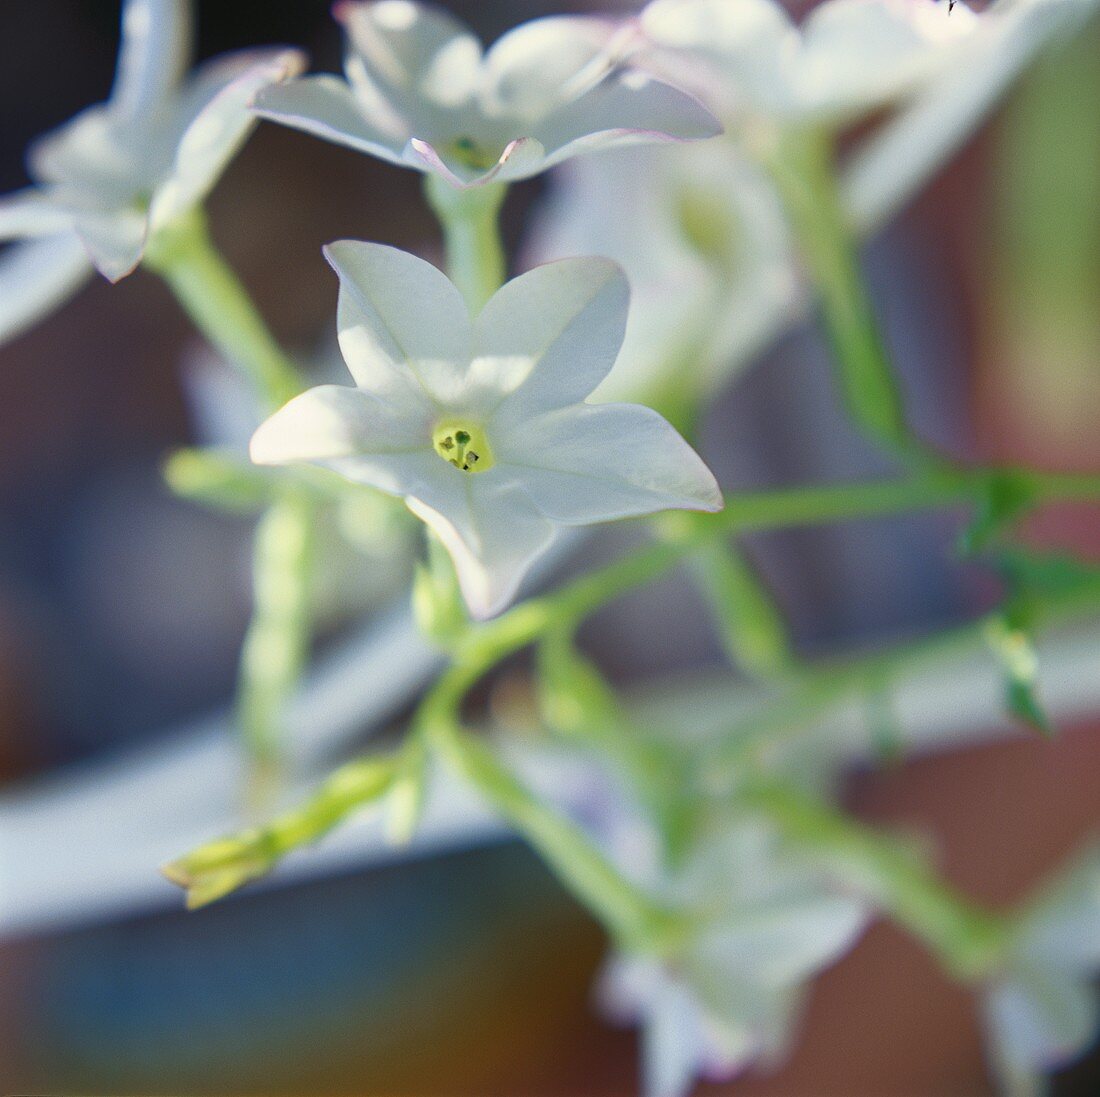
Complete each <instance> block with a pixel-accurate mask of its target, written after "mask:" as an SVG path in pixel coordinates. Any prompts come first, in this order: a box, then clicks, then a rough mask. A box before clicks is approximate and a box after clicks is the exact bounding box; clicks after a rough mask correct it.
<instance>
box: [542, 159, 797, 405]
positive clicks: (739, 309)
mask: <svg viewBox="0 0 1100 1097" xmlns="http://www.w3.org/2000/svg"><path fill="white" fill-rule="evenodd" d="M639 224H642V225H645V231H644V232H639V231H638V226H639ZM584 250H590V251H593V252H596V253H598V254H600V255H606V256H607V257H608V258H610V259H614V260H615V261H616V262H618V263H620V264H621V265H622V266H623V268H624V269H625V270H626V274H627V277H628V278H629V279H630V286H631V298H632V302H631V309H630V319H629V322H628V323H627V327H626V339H625V341H624V343H623V350H622V353H621V354H620V355H619V359H618V361H617V362H616V364H615V368H614V369H613V370H612V371H611V373H610V374H609V375H608V377H607V380H606V381H604V382H603V383H602V384H601V385H600V387H599V388H598V389H597V390H596V398H597V399H607V400H619V399H634V400H642V401H644V402H646V403H655V402H658V401H660V400H661V399H662V397H664V396H667V395H668V390H669V388H670V387H671V388H672V389H673V390H674V392H675V393H678V394H680V395H682V396H685V397H688V396H690V397H694V398H698V397H703V396H707V395H712V394H713V392H714V390H715V389H716V388H717V387H718V386H719V385H720V384H721V383H722V382H723V381H725V380H726V379H727V378H728V377H729V375H730V373H731V371H732V370H733V369H734V368H736V367H737V366H739V365H742V364H744V363H745V362H747V361H748V360H749V359H750V358H751V357H752V355H753V354H754V352H756V351H757V350H759V349H760V347H761V346H762V345H763V344H764V342H766V340H767V339H768V338H769V337H770V336H771V335H772V334H773V333H774V331H775V328H776V325H777V324H778V323H780V322H781V321H782V319H783V318H784V317H789V316H791V315H792V314H793V313H794V312H795V311H796V305H797V302H798V301H799V293H798V277H797V273H796V265H795V262H794V251H793V244H792V241H791V237H790V232H789V230H788V228H787V222H786V218H785V216H784V213H783V207H782V203H781V202H780V200H779V196H778V195H777V194H776V192H775V188H774V187H773V186H772V185H771V183H770V181H769V180H768V178H767V177H766V175H765V174H764V172H763V171H762V169H760V168H759V167H758V166H757V165H756V164H754V163H752V162H751V161H750V160H749V159H748V158H747V157H746V156H745V155H744V153H743V152H741V150H740V149H739V148H738V147H737V146H736V145H735V144H734V143H733V142H732V141H729V140H724V139H719V140H716V141H706V142H702V143H699V144H695V145H685V146H683V147H681V148H679V149H676V150H675V151H674V152H666V151H665V150H653V149H624V150H622V151H615V152H609V153H604V154H602V155H600V156H591V157H587V158H586V159H584V160H578V161H576V162H575V163H572V164H569V165H568V166H567V167H566V168H564V169H563V172H562V175H561V176H559V177H558V178H557V179H555V181H554V184H553V187H552V189H551V191H550V200H549V202H548V203H547V205H546V206H544V208H543V209H542V210H541V212H540V215H539V218H538V221H537V223H536V227H535V231H534V233H533V235H532V240H531V242H530V244H529V246H528V249H527V256H528V259H530V260H532V261H535V262H544V261H546V260H548V259H558V258H561V257H563V256H567V255H576V254H578V253H580V252H582V251H584ZM689 371H690V372H689Z"/></svg>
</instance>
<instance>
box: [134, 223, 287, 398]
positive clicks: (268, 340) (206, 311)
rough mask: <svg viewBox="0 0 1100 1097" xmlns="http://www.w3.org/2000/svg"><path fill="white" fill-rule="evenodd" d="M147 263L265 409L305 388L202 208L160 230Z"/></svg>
mask: <svg viewBox="0 0 1100 1097" xmlns="http://www.w3.org/2000/svg"><path fill="white" fill-rule="evenodd" d="M145 262H146V264H147V265H148V266H149V267H151V268H152V269H153V270H155V271H156V272H157V273H158V274H159V275H160V276H161V277H162V278H163V279H164V280H165V281H166V282H167V283H168V285H169V286H170V287H171V288H172V291H173V293H175V295H176V297H177V298H178V299H179V301H180V303H181V304H182V305H183V307H184V309H185V310H186V311H187V314H188V315H189V316H190V317H191V319H192V320H193V321H194V323H195V326H196V327H197V328H198V329H199V330H200V331H201V332H202V333H203V335H204V336H206V338H207V339H208V340H209V341H210V343H211V344H212V345H213V346H214V347H216V348H217V349H218V350H219V351H220V352H221V353H222V354H223V355H224V356H225V358H226V360H227V361H228V362H229V363H230V364H231V365H233V366H235V367H236V368H237V369H239V370H240V371H241V372H242V373H243V374H244V375H245V376H246V377H247V378H248V380H249V382H250V383H251V385H252V387H253V389H254V391H255V393H256V396H257V398H258V399H259V400H260V402H261V404H262V405H263V406H264V408H265V409H266V410H269V411H273V410H274V409H275V408H278V407H281V406H282V405H283V404H285V403H286V402H287V401H288V400H289V399H290V398H291V397H292V396H296V395H297V394H298V393H299V392H301V391H302V389H303V388H304V387H305V384H304V381H303V379H302V377H301V375H300V374H299V372H298V370H297V368H296V367H295V366H294V363H293V362H291V361H290V359H289V358H288V357H287V356H286V355H285V354H284V353H283V351H282V350H281V349H280V347H279V345H278V343H276V342H275V340H274V338H273V337H272V335H271V332H270V331H269V330H268V328H267V325H266V324H265V323H264V321H263V319H262V318H261V316H260V314H259V312H257V310H256V306H255V305H254V304H253V303H252V300H251V298H250V297H249V296H248V292H247V291H246V290H245V288H244V287H243V286H242V285H241V282H240V280H239V279H238V278H237V276H236V274H234V273H233V271H232V270H231V269H230V267H229V266H228V265H227V264H226V262H225V260H224V259H223V258H222V257H221V255H220V254H219V253H218V251H217V249H216V248H215V247H214V244H213V242H212V241H211V239H210V234H209V232H208V231H207V227H206V220H205V218H204V217H203V214H202V212H201V210H197V209H196V210H194V211H193V212H192V213H189V214H186V215H185V216H183V217H181V218H179V219H178V220H177V221H175V222H173V223H172V224H171V225H169V226H168V227H166V228H165V229H163V230H161V231H160V232H159V233H158V234H157V235H156V236H155V237H154V238H153V240H152V241H151V242H150V245H149V249H148V252H147V253H146V257H145Z"/></svg>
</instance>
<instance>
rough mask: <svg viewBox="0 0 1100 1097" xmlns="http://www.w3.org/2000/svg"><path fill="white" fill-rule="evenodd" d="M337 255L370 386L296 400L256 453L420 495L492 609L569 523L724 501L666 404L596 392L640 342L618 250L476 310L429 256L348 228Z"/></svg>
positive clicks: (426, 513) (274, 420) (348, 325)
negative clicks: (371, 240)
mask: <svg viewBox="0 0 1100 1097" xmlns="http://www.w3.org/2000/svg"><path fill="white" fill-rule="evenodd" d="M326 255H327V257H328V259H329V262H330V263H331V264H332V265H333V267H334V268H335V270H336V273H337V274H338V275H339V277H340V300H339V309H338V324H337V326H338V330H339V338H340V347H341V350H342V352H343V355H344V359H345V361H346V362H347V364H348V368H349V369H350V370H351V373H352V376H353V377H354V379H355V382H356V387H355V388H349V387H340V386H336V385H322V386H320V387H319V388H314V389H311V390H309V391H308V392H306V393H303V394H302V395H301V396H298V397H296V398H295V399H293V400H291V401H290V403H289V404H287V405H286V406H285V407H284V408H282V409H281V410H280V411H278V412H276V413H275V414H274V415H273V416H272V417H271V418H270V419H269V420H268V421H267V422H266V423H264V424H263V425H262V426H261V427H260V429H259V430H258V431H257V432H256V434H255V435H254V437H253V439H252V458H253V460H254V461H257V462H258V463H260V464H284V463H288V462H292V461H312V462H316V463H319V464H323V465H327V466H329V467H331V468H333V469H335V470H336V471H338V472H340V473H342V474H343V475H344V476H346V477H348V478H349V479H352V480H356V481H359V482H362V483H367V484H371V485H373V486H374V487H377V488H380V489H381V490H382V491H386V492H389V493H390V494H393V495H398V496H402V497H403V498H404V499H405V501H406V503H407V505H408V507H409V509H410V510H412V511H413V513H414V514H416V515H417V516H418V517H420V518H422V519H423V520H424V521H425V522H427V523H428V525H429V526H431V528H432V529H433V530H434V531H435V533H436V534H437V535H438V536H439V538H440V540H441V541H442V542H443V544H444V545H445V546H446V547H447V550H448V551H449V552H450V554H451V557H452V559H453V560H454V563H455V568H456V570H457V573H458V578H459V582H460V584H461V587H462V592H463V595H464V596H465V598H466V601H467V603H468V604H469V606H470V608H471V610H472V611H473V612H474V613H475V614H476V615H478V616H480V617H485V616H489V615H491V614H493V613H495V612H497V611H498V610H500V609H501V608H502V607H503V606H504V605H505V604H506V603H507V602H508V600H509V599H510V598H511V597H512V596H513V595H514V593H515V591H516V588H517V587H518V585H519V583H520V580H521V579H522V578H523V575H524V573H525V572H526V571H527V569H528V567H529V566H530V564H531V563H532V561H534V560H535V559H536V558H537V557H538V556H540V555H541V554H542V553H543V552H545V551H546V549H547V548H548V547H549V546H550V544H551V542H552V541H553V540H554V538H555V536H556V534H557V531H558V528H559V526H562V525H566V526H569V525H587V524H589V523H592V522H603V521H608V520H611V519H616V518H626V517H630V516H634V515H641V514H649V513H653V512H654V511H659V510H664V509H667V508H670V507H672V508H675V507H680V508H690V509H701V510H718V509H720V508H721V506H722V498H721V494H720V493H719V490H718V486H717V484H716V483H715V481H714V477H713V476H712V475H711V473H710V472H709V470H708V469H707V467H706V466H705V465H704V464H703V462H702V461H701V460H700V459H699V457H698V456H697V455H696V454H695V453H694V451H693V450H692V449H691V448H690V447H689V446H688V445H687V443H686V442H684V440H683V439H682V438H681V437H680V436H679V435H678V434H677V433H676V432H675V431H674V430H673V429H672V428H671V427H670V426H669V424H668V423H666V422H665V421H664V420H663V419H662V418H661V417H660V416H659V415H657V414H656V413H655V412H653V411H651V410H650V409H649V408H644V407H639V406H635V405H631V404H586V403H584V402H583V401H584V398H585V397H586V396H587V395H588V394H589V393H590V392H591V391H592V390H593V389H594V388H595V387H596V385H598V384H599V382H600V381H601V380H603V378H604V376H605V375H606V374H607V372H608V371H609V370H610V369H611V366H612V364H613V363H614V361H615V356H616V354H617V353H618V350H619V346H620V344H621V343H622V338H623V327H624V325H625V322H626V311H627V299H628V296H629V294H628V288H627V283H626V279H625V278H624V276H623V274H622V271H621V270H620V269H619V268H618V267H617V266H615V264H614V263H611V262H608V261H606V260H601V259H572V260H563V261H562V262H559V263H552V264H549V265H547V266H544V267H539V268H536V269H535V270H533V271H530V272H529V273H527V274H524V275H522V276H521V277H519V278H516V279H515V280H513V281H512V282H509V283H508V284H507V285H505V286H504V287H503V288H502V289H501V290H499V291H498V292H497V293H496V294H495V295H494V296H493V297H492V298H491V299H490V301H489V303H488V304H487V305H486V306H485V308H484V309H483V310H482V311H481V313H480V314H479V315H478V316H476V317H473V318H471V316H470V314H469V311H468V310H467V308H466V305H465V304H464V303H463V300H462V297H461V296H460V295H459V292H458V290H457V289H455V287H454V286H453V285H452V284H451V282H450V281H449V280H448V279H447V278H446V277H445V276H444V275H443V274H441V273H440V272H439V271H438V270H437V269H436V268H435V267H433V266H432V265H431V264H430V263H426V262H425V261H424V260H422V259H418V258H416V257H415V256H412V255H408V254H406V253H404V252H401V251H397V250H395V249H394V248H389V247H383V246H382V245H379V244H364V243H357V242H354V241H348V240H345V241H340V242H338V243H335V244H331V245H330V246H329V247H328V248H327V249H326Z"/></svg>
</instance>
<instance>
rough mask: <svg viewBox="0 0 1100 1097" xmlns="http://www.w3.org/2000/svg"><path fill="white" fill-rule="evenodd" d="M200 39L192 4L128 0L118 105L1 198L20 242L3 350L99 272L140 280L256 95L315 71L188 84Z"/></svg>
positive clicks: (253, 54) (261, 63)
mask: <svg viewBox="0 0 1100 1097" xmlns="http://www.w3.org/2000/svg"><path fill="white" fill-rule="evenodd" d="M190 29H191V12H190V4H189V3H187V2H186V0H127V3H126V5H125V7H124V9H123V15H122V44H121V48H120V51H119V60H118V71H117V75H116V79H115V84H114V87H113V88H112V89H111V96H110V99H109V100H108V101H107V102H106V103H103V104H99V105H97V106H93V107H89V108H87V109H86V110H84V111H82V112H81V113H80V114H78V115H77V116H76V117H75V118H74V119H72V120H71V121H70V122H67V123H66V124H65V125H63V126H61V127H60V128H59V129H58V130H56V131H54V132H53V133H50V134H47V135H46V136H45V137H42V138H40V139H39V140H38V141H37V142H36V143H35V144H34V145H33V146H32V147H31V150H30V153H29V169H30V173H31V176H32V178H33V179H34V181H35V185H34V186H32V187H28V188H27V189H25V190H23V191H19V192H17V193H15V194H12V195H9V196H8V197H6V198H4V199H0V240H2V239H8V240H17V241H21V242H20V243H16V244H14V245H13V246H12V247H10V248H9V249H8V250H7V251H5V252H4V253H3V255H2V256H0V302H2V304H0V339H4V338H8V337H10V336H12V335H14V334H16V333H18V332H19V331H21V330H23V329H24V328H26V327H27V326H29V325H30V324H32V323H34V322H35V321H36V320H38V319H39V318H40V317H41V316H42V315H43V314H45V313H46V312H48V311H49V310H50V309H52V308H53V307H54V306H55V305H57V304H59V303H60V302H61V301H62V300H64V299H65V298H66V297H67V296H68V295H69V294H70V293H71V292H73V290H74V289H75V288H76V287H77V286H79V285H80V284H81V283H82V282H83V280H84V279H85V278H86V277H87V276H88V275H89V274H90V273H91V272H92V270H93V269H98V270H99V271H100V273H101V274H103V275H104V276H105V277H106V278H109V279H110V280H111V281H112V282H116V281H118V280H119V279H120V278H124V277H125V276H126V275H127V274H129V273H131V271H133V270H134V268H135V267H136V266H137V265H138V263H140V262H141V259H142V257H143V255H144V254H145V249H146V246H147V244H148V243H149V241H150V240H151V239H152V237H153V236H154V235H155V234H156V233H157V232H158V231H159V230H160V229H161V228H162V227H164V226H166V225H168V224H169V223H171V222H172V221H174V220H176V219H177V218H178V217H179V216H180V215H182V214H184V213H186V212H188V211H190V210H192V209H193V208H194V207H196V206H197V205H199V204H200V203H201V202H202V200H203V199H204V198H205V197H206V195H207V194H208V193H209V191H210V190H211V188H212V187H213V186H214V184H215V182H216V181H217V179H218V177H219V176H220V175H221V173H222V171H223V170H224V169H225V166H226V165H227V164H228V162H229V160H230V159H231V158H232V157H233V155H234V153H235V152H236V151H237V149H238V148H239V147H240V145H241V144H242V143H243V141H244V140H245V138H246V137H247V136H248V134H249V132H250V131H251V129H252V127H253V125H254V123H255V118H254V117H253V116H252V115H251V114H250V113H249V111H248V110H247V104H248V102H249V100H250V99H251V98H252V96H253V95H254V94H255V93H256V92H257V91H258V90H259V89H260V88H262V87H264V86H266V85H267V84H270V83H274V82H277V81H279V80H282V79H284V78H286V77H288V76H290V75H292V74H293V73H295V72H298V71H300V70H301V69H302V68H303V67H304V64H305V58H304V56H303V55H302V54H301V53H300V52H298V51H297V50H291V49H261V50H248V51H245V52H241V53H236V54H229V55H226V56H224V57H220V58H216V59H214V60H213V61H209V62H207V63H205V64H203V65H201V66H200V67H199V68H198V69H197V70H196V71H195V72H194V73H193V74H192V75H190V76H187V77H185V75H184V74H185V73H186V70H187V67H188V62H189V57H190V48H189V40H190ZM23 241H25V242H23Z"/></svg>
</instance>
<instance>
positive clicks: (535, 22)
mask: <svg viewBox="0 0 1100 1097" xmlns="http://www.w3.org/2000/svg"><path fill="white" fill-rule="evenodd" d="M620 34H621V30H620V27H619V25H618V24H617V23H616V22H615V21H613V20H611V19H600V18H593V17H586V16H573V15H552V16H549V17H547V18H544V19H532V20H530V21H529V22H527V23H522V24H521V25H520V26H518V27H515V28H514V29H512V30H510V31H508V32H507V33H506V34H504V35H501V37H500V38H498V39H497V41H496V42H495V43H493V45H492V46H491V47H490V48H489V50H488V52H487V53H486V55H485V66H484V67H485V86H484V88H483V90H482V97H483V106H484V109H485V111H486V113H488V114H498V115H505V116H507V117H509V118H515V119H521V118H525V119H527V120H528V121H533V120H535V119H537V118H539V117H541V116H543V115H545V114H546V113H547V108H548V107H552V106H553V105H554V104H555V103H560V102H563V101H565V100H568V99H572V98H575V97H576V96H577V95H578V94H580V93H582V92H584V91H587V90H588V89H589V88H590V87H592V86H593V85H594V84H596V83H598V82H599V81H600V80H602V79H603V78H604V77H605V76H606V75H607V74H608V72H609V71H611V68H612V67H613V65H614V64H615V63H616V56H615V54H614V52H613V50H612V47H613V46H614V43H615V42H616V40H617V39H618V38H619V36H620Z"/></svg>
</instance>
